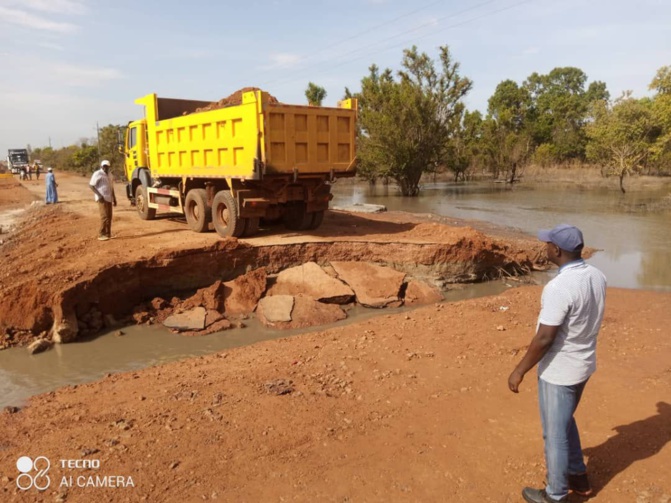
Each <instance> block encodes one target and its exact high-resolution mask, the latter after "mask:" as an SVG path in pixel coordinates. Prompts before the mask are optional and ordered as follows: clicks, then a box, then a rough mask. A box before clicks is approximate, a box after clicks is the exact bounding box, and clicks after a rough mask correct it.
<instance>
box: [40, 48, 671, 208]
mask: <svg viewBox="0 0 671 503" xmlns="http://www.w3.org/2000/svg"><path fill="white" fill-rule="evenodd" d="M360 87H361V91H359V92H357V93H352V92H350V90H349V89H348V88H345V93H344V98H357V99H358V102H359V121H358V126H357V127H358V130H357V143H358V146H357V150H358V154H357V155H358V159H359V167H358V174H359V176H360V177H362V178H364V179H365V180H368V181H370V182H375V181H376V180H378V179H383V180H393V181H395V182H396V183H397V185H398V186H399V188H400V190H401V193H402V194H403V195H406V196H414V195H417V194H418V193H419V190H420V180H421V178H422V176H423V175H425V174H427V173H438V172H449V173H451V174H452V176H453V177H454V179H455V180H456V181H459V180H467V179H470V178H471V177H473V176H474V175H483V174H486V175H488V176H492V177H494V178H496V179H501V180H505V181H508V182H510V183H513V182H515V181H517V180H518V179H519V177H520V175H521V173H522V172H523V170H524V168H525V166H528V165H531V164H533V165H537V166H540V167H546V166H550V165H582V164H583V163H593V164H596V165H599V166H601V167H602V174H603V175H604V176H612V175H615V176H618V177H619V180H620V187H621V189H622V191H624V185H623V180H624V177H625V176H627V175H628V174H632V173H640V172H645V173H647V174H656V175H670V174H671V66H664V67H662V68H660V69H659V70H658V71H657V74H656V75H655V76H654V77H653V79H652V81H651V83H650V90H652V91H653V93H654V94H653V96H652V97H649V98H640V99H639V98H635V97H634V96H632V94H631V92H625V93H624V94H623V95H622V96H619V97H617V98H615V99H612V98H611V96H610V93H609V92H608V89H607V87H606V84H605V83H604V82H600V81H593V82H590V83H589V84H588V77H587V75H586V74H585V72H583V71H582V70H581V69H579V68H575V67H560V68H555V69H553V70H552V71H550V72H549V73H548V74H545V75H543V74H539V73H535V72H534V73H532V74H531V75H529V77H527V78H526V79H525V80H524V81H523V82H521V83H517V82H515V81H513V80H504V81H502V82H501V83H500V84H499V85H498V86H497V87H496V89H495V91H494V94H492V96H491V97H490V98H489V100H488V102H487V105H488V106H487V111H486V113H484V114H483V113H481V112H480V111H478V110H468V109H467V108H466V106H465V104H464V99H465V97H466V96H467V94H468V93H469V91H470V90H471V89H472V87H473V82H472V81H471V80H470V79H469V78H467V77H465V76H462V75H461V73H460V65H459V62H458V61H455V60H454V58H453V56H452V54H451V53H450V51H449V48H448V47H447V46H442V47H440V48H439V56H438V60H437V61H434V60H433V59H431V58H430V57H429V56H428V55H427V54H426V53H420V52H419V51H418V50H417V47H414V46H413V47H412V48H410V49H406V50H404V51H403V57H402V60H401V69H400V70H398V71H392V70H391V69H389V68H387V69H384V70H381V69H380V68H378V67H377V66H376V65H372V66H371V67H370V68H369V74H368V75H366V76H365V77H363V78H362V80H361V86H360ZM305 97H306V99H307V101H308V104H310V105H314V106H320V105H321V103H322V101H323V100H324V98H325V97H326V90H325V89H324V88H322V87H320V86H318V85H316V84H314V83H312V82H310V83H309V84H308V87H307V89H306V91H305ZM118 129H119V126H117V125H112V124H110V125H108V126H105V127H103V128H102V129H101V130H100V132H99V141H97V140H96V139H92V140H80V142H79V143H78V144H77V145H72V146H68V147H64V148H61V149H52V148H50V147H44V148H37V149H34V150H33V152H32V158H33V159H41V160H42V163H43V165H45V166H53V167H54V168H57V169H66V170H74V171H79V172H81V173H90V172H91V170H92V169H94V168H95V166H96V165H97V163H98V162H99V160H100V159H103V158H106V159H109V160H110V161H111V162H112V167H113V168H114V167H116V166H119V167H122V164H123V158H122V157H121V156H120V155H119V153H118V152H117V131H118Z"/></svg>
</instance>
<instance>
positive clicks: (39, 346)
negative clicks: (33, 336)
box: [28, 339, 51, 355]
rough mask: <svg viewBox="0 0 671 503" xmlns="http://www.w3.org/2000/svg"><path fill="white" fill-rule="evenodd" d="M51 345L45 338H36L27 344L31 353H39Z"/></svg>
mask: <svg viewBox="0 0 671 503" xmlns="http://www.w3.org/2000/svg"><path fill="white" fill-rule="evenodd" d="M50 347H51V342H50V341H48V340H46V339H37V340H35V341H33V342H31V343H30V345H29V346H28V352H29V353H30V354H31V355H36V354H37V353H41V352H42V351H46V350H47V349H49V348H50Z"/></svg>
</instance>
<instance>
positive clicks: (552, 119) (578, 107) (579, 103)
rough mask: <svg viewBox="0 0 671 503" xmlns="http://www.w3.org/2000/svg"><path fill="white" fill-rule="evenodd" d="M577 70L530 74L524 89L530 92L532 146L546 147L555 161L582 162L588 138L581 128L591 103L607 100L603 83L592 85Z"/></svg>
mask: <svg viewBox="0 0 671 503" xmlns="http://www.w3.org/2000/svg"><path fill="white" fill-rule="evenodd" d="M586 83H587V75H586V74H585V72H583V71H582V70H580V69H579V68H574V67H562V68H554V69H553V70H552V71H551V72H550V73H548V74H547V75H539V74H538V73H533V74H531V75H530V76H529V77H528V78H527V80H526V81H525V82H524V84H523V87H524V88H525V89H526V90H527V91H528V92H529V96H530V99H531V106H530V110H529V114H528V115H529V121H530V127H529V132H530V134H531V136H532V139H533V144H534V145H536V146H538V145H542V144H547V145H548V147H547V151H548V152H551V153H552V154H553V155H554V156H555V157H556V161H558V162H563V161H566V160H569V159H582V158H584V156H585V145H586V143H587V139H586V136H585V129H584V126H585V124H586V122H587V120H588V118H589V113H590V109H591V103H593V102H595V101H599V100H603V99H608V91H607V89H606V85H605V84H604V83H603V82H599V81H596V82H592V83H591V84H590V85H589V87H588V88H587V89H585V84H586Z"/></svg>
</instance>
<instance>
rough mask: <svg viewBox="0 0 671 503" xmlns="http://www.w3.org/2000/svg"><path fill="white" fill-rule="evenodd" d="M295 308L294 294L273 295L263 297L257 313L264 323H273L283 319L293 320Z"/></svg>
mask: <svg viewBox="0 0 671 503" xmlns="http://www.w3.org/2000/svg"><path fill="white" fill-rule="evenodd" d="M293 308H294V297H293V296H292V295H273V296H270V297H264V298H262V299H261V300H260V301H259V303H258V306H257V308H256V315H257V316H258V318H259V320H261V323H263V324H264V325H273V324H275V323H278V322H282V321H291V311H292V310H293Z"/></svg>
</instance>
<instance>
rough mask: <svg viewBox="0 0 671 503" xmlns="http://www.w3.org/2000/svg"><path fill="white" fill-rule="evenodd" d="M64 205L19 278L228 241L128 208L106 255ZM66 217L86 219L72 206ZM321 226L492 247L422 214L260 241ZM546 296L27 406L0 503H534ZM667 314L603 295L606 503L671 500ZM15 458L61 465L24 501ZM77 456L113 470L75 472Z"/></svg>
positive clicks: (581, 417)
mask: <svg viewBox="0 0 671 503" xmlns="http://www.w3.org/2000/svg"><path fill="white" fill-rule="evenodd" d="M59 183H61V184H62V185H63V183H62V182H60V181H59ZM59 188H60V187H59ZM84 188H85V187H84ZM117 190H119V189H117ZM36 192H37V190H36ZM84 194H85V192H84ZM61 197H62V198H63V200H64V203H63V209H60V208H57V209H53V210H51V209H49V210H46V209H44V208H42V209H40V210H39V211H40V213H39V215H40V218H46V219H51V220H46V222H43V221H42V220H40V221H39V222H27V223H26V226H25V227H24V228H23V230H19V231H18V233H17V234H16V236H28V235H29V234H21V233H22V232H23V233H25V232H29V233H30V232H32V233H34V234H35V236H34V237H33V239H35V241H30V239H31V238H25V241H23V243H24V245H25V243H26V242H31V243H40V246H39V247H36V249H35V250H34V252H31V253H34V254H31V255H30V257H31V260H32V261H35V263H37V264H38V265H39V267H36V268H28V267H27V266H26V265H25V264H22V265H20V266H15V267H14V269H15V270H17V271H20V270H21V269H25V272H19V274H23V275H27V276H30V275H31V274H34V272H33V271H34V270H41V271H43V274H49V271H50V266H49V261H50V259H49V256H50V254H52V253H59V251H58V247H59V246H61V247H62V248H63V250H61V252H60V253H61V254H62V257H61V258H53V259H51V260H53V261H57V262H58V264H59V265H54V268H53V269H54V270H55V271H56V272H54V273H53V274H52V276H50V277H45V278H41V279H39V281H45V285H47V286H46V287H45V288H46V289H47V290H49V289H50V288H52V287H51V286H48V285H52V284H55V282H56V281H58V282H65V283H67V282H68V280H67V274H75V272H76V271H77V270H79V271H80V272H81V274H82V276H86V275H87V274H89V275H93V274H94V271H95V270H96V264H100V263H101V262H102V263H112V262H113V261H114V260H117V261H123V260H125V257H126V255H128V254H130V255H132V256H133V257H134V260H141V259H143V258H147V259H152V260H157V262H159V263H160V261H161V260H163V259H164V258H165V255H161V254H162V253H165V249H164V248H165V247H166V246H167V247H171V250H176V247H177V246H178V244H177V242H179V241H180V240H181V239H185V240H187V241H188V246H187V249H191V248H188V247H193V248H194V249H199V247H201V248H202V247H208V246H209V247H211V246H222V247H223V248H222V249H221V250H222V251H223V250H225V249H226V248H225V247H227V246H229V247H230V246H233V245H232V244H230V243H226V244H225V245H223V244H217V243H215V244H214V245H213V243H212V241H213V240H214V237H213V235H211V234H210V235H198V234H193V233H190V232H189V231H187V230H186V229H185V228H184V229H183V230H180V229H177V228H176V227H175V226H176V224H175V223H174V222H171V221H168V220H165V221H159V222H153V223H151V224H150V225H152V227H144V225H149V224H142V223H140V224H138V221H137V217H136V216H135V215H134V214H133V212H132V210H127V209H123V206H122V207H121V208H122V209H120V211H118V212H117V215H118V220H115V226H114V228H113V233H114V234H116V235H117V239H114V240H112V241H109V242H106V243H98V242H97V241H95V239H94V238H95V229H96V215H95V214H91V215H90V216H89V215H87V214H86V211H88V210H87V208H88V207H89V206H88V204H89V203H87V202H86V201H81V202H78V201H74V200H73V201H72V202H70V201H68V199H67V194H63V196H61ZM91 204H92V203H91ZM122 204H123V203H122ZM68 205H71V206H72V207H73V208H74V210H73V211H64V210H65V209H67V208H68ZM50 211H53V213H50ZM45 212H46V213H45ZM370 222H372V223H370ZM31 226H32V227H31ZM38 226H41V229H42V232H41V233H40V232H39V231H38ZM366 226H368V227H366ZM362 227H364V229H369V230H370V229H373V232H368V233H367V234H366V233H365V232H362V230H361V229H362ZM29 229H30V230H29ZM71 229H76V230H77V232H75V231H72V230H71ZM149 229H154V231H153V232H152V231H150V230H149ZM438 230H440V231H442V232H444V233H445V234H444V235H443V238H440V237H439V238H436V237H435V236H436V235H438V236H440V234H439V233H438ZM322 232H323V236H330V235H331V234H333V235H334V236H335V237H329V239H335V240H342V241H357V240H358V241H373V242H375V241H377V240H378V239H379V240H380V242H383V241H385V240H391V241H393V242H408V241H410V242H412V241H415V242H426V241H431V242H434V241H436V240H440V239H444V242H445V243H450V242H457V243H458V242H460V240H461V239H463V237H464V235H466V236H467V238H466V241H465V242H463V244H462V248H463V249H465V250H468V249H469V248H468V246H467V243H468V242H469V240H470V241H477V242H482V241H478V240H485V241H486V240H490V239H491V238H488V237H482V235H480V234H479V233H477V232H475V231H472V230H469V229H463V228H462V229H457V228H451V227H443V226H440V228H439V227H438V226H436V224H434V223H428V222H418V221H415V220H414V219H413V217H409V216H395V217H394V216H389V215H387V216H382V217H375V218H373V219H368V218H363V217H351V216H347V215H332V216H331V217H330V218H329V219H328V220H327V222H326V224H325V227H324V228H322V229H320V232H319V235H317V236H313V237H307V238H306V237H301V236H296V235H286V234H281V233H280V234H262V235H261V236H259V237H258V238H255V240H258V241H256V243H257V244H259V246H264V245H266V244H268V245H270V243H277V242H286V241H288V240H289V241H290V240H299V241H300V240H303V241H310V240H313V239H314V240H316V241H319V240H320V239H324V237H323V236H322V234H321V233H322ZM465 233H466V234H465ZM469 233H472V234H469ZM75 236H79V237H78V238H77V237H75ZM183 236H184V237H183ZM22 239H23V238H22ZM263 240H266V241H263ZM249 241H253V240H249ZM508 243H510V241H508ZM108 244H111V246H108V247H104V246H103V245H105V246H106V245H108ZM24 245H19V244H16V245H14V244H11V241H10V246H14V247H15V248H10V249H9V250H8V251H6V250H5V249H3V248H0V250H2V252H1V253H4V254H5V256H7V255H9V257H10V258H13V257H14V255H13V253H15V252H14V251H13V250H16V249H17V248H18V247H19V246H24ZM3 246H4V245H3ZM41 247H46V248H48V250H47V251H46V252H41V251H40V249H41ZM521 248H522V247H521V246H520V248H519V249H520V250H521ZM73 250H79V253H77V254H74V255H73V254H72V251H73ZM182 251H183V250H182ZM66 252H67V253H66ZM277 253H279V252H277ZM520 253H522V252H521V251H520ZM469 254H470V255H469ZM157 255H158V256H159V257H163V258H159V259H156V258H155V257H156V256H157ZM467 256H473V251H472V249H471V251H469V252H468V253H466V255H465V257H467ZM152 257H154V258H152ZM527 258H528V257H527ZM75 265H76V267H75ZM3 267H4V269H2V272H3V275H2V276H0V277H1V278H2V279H3V288H4V289H5V290H4V291H8V290H9V289H10V288H16V287H17V285H20V284H22V283H21V282H20V281H18V280H16V282H15V283H12V284H11V285H13V286H11V285H10V287H7V286H5V284H4V281H5V278H6V277H7V276H6V275H5V274H6V273H7V272H10V268H8V267H7V266H6V265H3ZM15 272H16V271H15ZM91 277H93V276H91ZM69 281H77V280H76V279H71V280H69ZM53 290H55V287H53ZM53 290H49V291H51V292H52V293H53ZM540 291H541V290H540V287H536V286H530V287H522V288H517V289H511V290H509V291H507V292H506V293H505V294H503V295H500V296H495V297H488V298H483V299H477V300H470V301H463V302H459V303H453V304H435V305H429V306H425V307H422V308H419V309H416V310H413V311H411V312H408V313H404V314H397V315H384V314H382V315H381V316H379V317H377V318H374V319H369V320H366V321H363V322H359V323H354V324H351V325H347V326H342V327H336V328H333V329H330V330H328V331H319V330H316V331H315V332H314V333H312V334H308V335H301V336H296V337H292V338H287V339H280V340H277V341H269V342H264V343H260V344H255V345H253V346H249V347H244V348H239V349H235V350H231V351H227V352H225V353H220V354H215V355H210V356H206V357H201V358H193V359H189V360H185V361H182V362H176V363H171V364H167V365H162V366H158V367H154V368H150V369H146V370H143V371H139V372H133V373H126V374H119V375H110V376H108V377H107V378H106V379H103V380H101V381H99V382H95V383H91V384H87V385H80V386H76V387H68V388H64V389H61V390H58V391H56V392H54V393H47V394H44V395H40V396H37V397H34V398H33V399H31V401H30V402H29V404H28V406H27V407H25V408H23V409H21V410H20V411H18V412H14V413H10V412H9V411H6V412H4V413H2V414H1V415H0V487H1V489H0V500H2V501H77V502H79V501H82V502H84V501H92V500H93V501H95V500H99V501H119V502H121V501H151V502H153V501H168V502H172V501H175V502H181V501H203V500H207V501H338V502H341V501H385V502H386V501H436V502H438V501H441V502H442V501H451V502H464V503H466V502H473V501H489V502H517V501H521V496H520V490H521V488H522V487H523V486H524V485H536V486H539V485H540V484H541V483H542V480H543V475H544V466H543V456H542V438H541V433H540V424H539V419H538V412H537V401H536V384H535V382H534V376H533V375H532V374H529V375H528V376H527V378H526V380H525V381H524V382H523V383H522V391H521V393H520V394H519V395H514V394H512V393H510V392H509V391H508V390H507V384H506V381H507V377H508V374H509V372H510V371H511V369H512V368H513V367H514V365H515V364H516V362H517V361H518V360H519V358H521V356H522V352H523V351H524V350H525V347H526V345H527V344H528V342H529V340H530V338H531V336H532V335H533V330H534V327H535V322H536V315H537V312H538V308H539V297H540ZM3 299H7V297H3ZM11 301H12V302H15V301H16V299H11ZM669 305H671V294H664V293H654V292H645V291H634V290H621V289H610V290H609V292H608V300H607V311H606V318H605V321H604V328H603V331H602V333H601V335H600V341H599V369H598V371H597V373H596V374H595V375H594V376H593V378H592V379H591V380H590V382H589V384H588V386H587V388H586V391H585V394H584V396H583V402H582V403H581V405H580V409H579V411H578V414H577V420H578V423H579V425H580V428H581V433H582V442H583V447H584V449H585V454H586V456H587V458H588V469H589V471H590V473H591V475H592V479H593V483H594V486H595V489H596V490H597V494H596V495H595V497H593V498H592V501H595V502H602V503H611V502H612V503H620V502H622V503H624V502H636V503H668V502H669V501H670V500H671V480H670V479H669V476H668V472H669V470H668V467H669V466H671V445H670V443H669V441H670V440H671V339H669V337H668V336H667V335H666V333H665V332H666V327H667V326H668V325H669V323H670V322H671V309H669ZM64 349H67V347H64ZM35 358H39V355H36V356H35ZM20 456H30V457H32V458H35V457H37V456H45V457H47V458H49V459H50V461H51V469H50V471H49V474H48V475H49V477H50V480H51V485H50V487H49V488H48V489H47V490H46V491H44V492H42V493H38V492H37V491H36V490H35V489H31V490H29V491H21V490H19V489H18V488H17V485H16V479H17V476H18V475H19V472H18V470H17V468H16V461H17V459H18V458H19V457H20ZM69 459H86V460H97V461H99V463H100V466H99V468H97V469H79V468H66V467H63V466H62V463H61V460H69ZM91 476H92V477H96V476H98V477H105V476H118V477H121V478H123V481H124V483H125V484H126V485H127V484H128V481H129V478H130V479H132V482H133V487H117V488H110V487H107V488H101V487H88V488H87V487H84V488H82V487H77V484H78V482H83V483H84V484H86V483H87V481H88V480H90V479H89V477H91ZM63 477H65V479H63ZM70 477H72V479H70ZM78 477H83V478H82V479H78ZM70 480H72V485H74V487H69V488H68V487H66V486H67V485H69V482H70ZM115 480H116V481H117V482H118V481H119V480H118V479H115ZM40 482H44V480H43V479H40ZM64 482H65V483H64ZM116 485H119V484H118V483H117V484H116ZM572 501H581V500H580V499H578V498H574V499H572Z"/></svg>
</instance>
